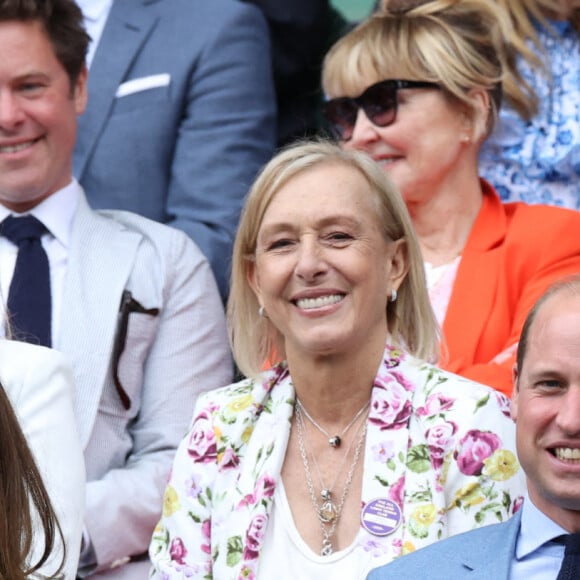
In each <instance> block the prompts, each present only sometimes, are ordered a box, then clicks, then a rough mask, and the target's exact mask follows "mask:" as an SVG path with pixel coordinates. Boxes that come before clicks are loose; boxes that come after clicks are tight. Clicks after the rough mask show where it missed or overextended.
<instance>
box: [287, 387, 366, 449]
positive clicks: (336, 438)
mask: <svg viewBox="0 0 580 580" xmlns="http://www.w3.org/2000/svg"><path fill="white" fill-rule="evenodd" d="M369 405H370V401H367V402H366V403H365V404H364V405H363V406H362V407H361V408H360V409H359V410H358V411H357V412H356V413H355V415H354V417H353V418H352V419H351V420H350V421H349V422H348V424H347V426H346V427H345V428H344V429H343V430H342V432H341V433H340V434H339V435H331V434H330V433H329V432H328V431H327V430H326V429H325V428H324V427H323V426H322V425H319V424H318V423H317V422H316V421H315V420H314V417H312V415H310V413H309V412H308V411H307V410H306V408H305V407H304V405H303V404H302V403H301V402H300V399H298V398H296V408H297V409H299V410H300V411H301V412H302V413H304V416H305V417H306V418H307V419H308V420H309V421H310V423H312V425H314V426H315V427H316V428H317V429H318V430H319V431H320V432H321V433H322V434H323V435H326V437H327V438H328V444H329V445H330V446H331V447H334V448H335V449H336V448H337V447H340V444H341V443H342V438H343V437H344V436H345V435H346V434H347V433H348V431H349V429H350V428H351V427H352V426H353V425H354V424H355V423H356V420H357V419H358V418H359V417H360V416H361V415H362V414H363V413H364V411H365V409H366V408H367V407H368V406H369Z"/></svg>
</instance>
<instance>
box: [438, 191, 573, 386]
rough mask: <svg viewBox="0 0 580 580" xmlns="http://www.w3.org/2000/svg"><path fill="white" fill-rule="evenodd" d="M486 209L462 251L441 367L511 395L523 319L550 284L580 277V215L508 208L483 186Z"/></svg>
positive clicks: (522, 206) (551, 209)
mask: <svg viewBox="0 0 580 580" xmlns="http://www.w3.org/2000/svg"><path fill="white" fill-rule="evenodd" d="M482 187H483V192H484V199H483V205H482V207H481V210H480V212H479V215H478V216H477V219H476V221H475V224H474V225H473V229H472V231H471V233H470V235H469V238H468V240H467V244H466V246H465V249H464V251H463V254H462V257H461V262H460V264H459V268H458V271H457V277H456V279H455V284H454V286H453V291H452V293H451V299H450V301H449V306H448V309H447V314H446V316H445V320H444V321H443V345H442V346H443V348H442V357H441V364H440V366H441V367H442V368H444V369H446V370H449V371H452V372H454V373H457V374H460V375H463V376H465V377H468V378H470V379H472V380H475V381H479V382H480V383H484V384H487V385H491V386H492V387H494V388H496V389H498V390H499V391H502V392H504V393H506V394H507V395H508V396H511V392H512V368H513V365H514V363H515V352H514V353H513V354H511V355H510V356H509V357H507V358H506V360H503V361H502V362H492V361H493V359H494V358H495V357H496V356H497V355H498V354H500V353H502V352H503V351H505V350H506V349H508V348H509V347H514V346H515V345H516V344H517V342H518V340H519V335H520V331H521V329H522V326H523V323H524V320H525V318H526V315H527V313H528V311H529V310H530V308H531V307H532V306H533V304H534V303H535V301H536V300H537V299H538V298H539V297H540V296H541V295H542V294H543V292H544V291H545V290H546V288H547V287H548V286H550V284H552V283H553V282H555V281H556V280H560V279H562V278H564V277H566V276H569V275H572V274H578V273H580V212H577V211H574V210H567V209H562V208H557V207H551V206H545V205H527V204H525V203H521V202H515V203H505V204H504V203H502V202H501V200H500V198H499V196H498V194H497V193H496V192H495V190H494V189H493V187H492V186H491V185H490V184H489V183H487V182H486V181H483V180H482Z"/></svg>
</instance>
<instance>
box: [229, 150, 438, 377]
mask: <svg viewBox="0 0 580 580" xmlns="http://www.w3.org/2000/svg"><path fill="white" fill-rule="evenodd" d="M323 164H325V165H328V164H331V165H332V164H334V165H342V166H346V167H351V168H352V169H353V170H355V171H358V172H359V173H360V174H361V175H362V176H363V177H364V179H365V180H366V182H367V183H368V185H369V191H370V192H372V193H373V194H374V195H375V196H376V198H377V204H378V208H379V214H380V218H381V222H382V224H383V233H384V236H385V239H387V240H392V241H396V240H399V239H404V240H405V245H406V258H407V261H408V265H409V271H408V273H407V275H406V277H405V279H404V280H403V282H402V284H401V286H400V288H399V289H398V298H397V300H396V301H395V302H387V307H386V308H387V320H388V323H389V331H390V333H391V336H392V338H393V340H394V342H395V344H399V345H400V346H402V347H405V349H406V350H407V351H408V352H410V353H411V354H413V355H414V356H417V357H418V358H422V359H425V360H435V359H436V358H437V354H438V339H439V330H438V326H437V322H436V321H435V317H434V315H433V311H432V310H431V305H430V302H429V297H428V294H427V288H426V284H425V274H424V270H423V260H422V257H421V252H420V249H419V244H418V242H417V238H416V237H415V233H414V231H413V226H412V224H411V220H410V218H409V214H408V212H407V208H406V207H405V204H404V202H403V200H402V198H401V196H400V194H399V192H398V191H397V189H396V188H395V186H394V185H393V184H392V183H391V181H390V180H389V179H388V178H387V176H386V175H385V173H384V172H383V170H382V169H381V168H380V167H379V166H378V165H377V164H376V163H375V162H374V161H372V159H370V157H368V156H367V155H365V154H364V153H361V152H357V151H343V150H341V149H340V148H339V147H338V146H336V145H334V144H331V143H328V142H324V141H305V142H302V143H298V144H296V145H293V146H291V147H289V148H287V149H285V150H283V151H282V152H281V153H279V154H278V155H276V156H275V157H274V158H273V159H272V160H271V161H270V162H269V163H268V164H267V165H266V167H265V168H264V169H263V170H262V172H261V174H260V175H259V176H258V178H257V179H256V181H255V183H254V185H253V186H252V188H251V190H250V193H249V195H248V198H247V200H246V203H245V206H244V209H243V211H242V215H241V219H240V224H239V227H238V232H237V235H236V240H235V243H234V250H233V258H232V276H231V291H230V299H229V302H228V321H229V332H230V343H231V346H232V350H233V353H234V357H235V359H236V363H237V365H238V368H239V369H240V370H241V371H242V372H243V373H244V374H245V375H246V376H252V377H254V376H256V375H257V374H258V373H259V372H260V370H261V369H262V368H263V365H264V362H265V361H266V360H270V362H277V361H273V360H272V355H273V353H276V354H277V356H279V357H282V356H283V353H284V346H283V337H282V336H281V335H280V333H279V332H278V330H277V329H276V328H275V327H274V326H273V325H272V323H271V322H270V321H269V320H268V319H267V318H263V317H260V316H259V314H258V308H259V303H258V300H257V298H256V295H255V294H254V292H253V290H252V288H251V286H250V284H249V282H248V272H249V267H250V264H251V262H252V261H253V260H254V259H255V252H256V244H257V238H258V232H259V229H260V225H261V223H262V220H263V218H264V215H265V213H266V210H267V209H268V206H269V205H270V203H271V202H272V199H273V198H274V197H275V195H276V194H277V192H278V191H279V190H280V189H281V188H282V187H284V186H285V185H286V184H287V183H288V182H290V181H291V180H292V179H293V178H294V177H296V176H297V175H300V174H301V173H303V172H305V171H307V170H309V169H311V168H313V167H319V166H321V165H323ZM385 301H387V297H385Z"/></svg>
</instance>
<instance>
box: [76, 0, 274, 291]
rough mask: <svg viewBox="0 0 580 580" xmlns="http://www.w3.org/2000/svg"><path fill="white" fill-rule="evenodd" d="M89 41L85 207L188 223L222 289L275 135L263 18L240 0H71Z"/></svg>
mask: <svg viewBox="0 0 580 580" xmlns="http://www.w3.org/2000/svg"><path fill="white" fill-rule="evenodd" d="M77 3H78V4H79V5H80V6H81V8H82V9H83V11H84V16H85V23H86V25H87V30H88V32H89V34H90V35H91V36H92V37H93V43H92V45H91V48H90V52H89V63H88V64H89V67H90V75H89V83H88V91H89V101H88V105H87V108H86V110H85V112H84V114H83V115H82V116H81V118H80V120H79V127H78V137H77V143H76V147H75V151H74V166H73V167H74V175H75V176H76V178H77V179H78V180H79V182H80V184H81V185H82V186H83V188H84V190H85V192H86V194H87V197H88V199H89V202H90V204H91V206H92V207H94V208H97V209H125V210H129V211H133V212H136V213H138V214H140V215H143V216H146V217H148V218H151V219H153V220H155V221H159V222H162V223H166V224H169V225H171V226H174V227H177V228H179V229H181V230H183V231H184V232H185V233H186V234H187V235H188V236H189V237H190V238H192V239H193V240H194V241H195V242H196V244H197V245H198V246H199V247H200V249H201V250H202V252H203V253H204V254H205V255H206V257H207V258H208V260H209V262H210V264H211V266H212V269H213V271H214V274H215V276H216V280H217V282H218V286H219V288H220V292H221V294H222V298H225V296H226V294H227V288H228V278H229V263H230V254H231V249H232V243H233V237H234V234H235V231H236V228H237V224H238V218H239V214H240V211H241V207H242V203H243V198H244V196H245V194H246V192H247V191H248V189H249V187H250V185H251V183H252V181H253V180H254V177H255V175H256V173H257V171H258V170H259V168H260V167H261V166H262V165H263V164H264V163H265V162H266V161H268V160H269V159H270V157H271V156H272V154H273V152H274V149H275V141H276V104H275V95H274V88H273V80H272V63H271V52H270V44H269V36H268V27H267V25H266V22H265V20H264V17H263V15H262V13H261V12H260V10H259V9H258V8H256V7H255V6H252V5H250V4H246V3H244V2H239V1H238V0H195V1H192V0H77Z"/></svg>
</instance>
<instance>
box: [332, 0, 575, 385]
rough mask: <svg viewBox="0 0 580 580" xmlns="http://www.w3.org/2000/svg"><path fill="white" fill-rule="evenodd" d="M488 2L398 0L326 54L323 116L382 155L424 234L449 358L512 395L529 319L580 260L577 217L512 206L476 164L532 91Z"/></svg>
mask: <svg viewBox="0 0 580 580" xmlns="http://www.w3.org/2000/svg"><path fill="white" fill-rule="evenodd" d="M503 14H504V12H503V11H499V10H498V8H497V6H496V5H495V4H494V3H493V2H489V0H433V1H424V0H423V1H421V0H406V1H405V0H397V1H395V0H391V1H387V2H385V5H384V6H383V9H382V11H380V12H379V13H377V14H376V15H374V16H372V17H371V18H370V19H369V20H367V21H366V22H364V23H362V24H361V25H359V26H358V27H357V28H356V29H354V30H353V31H352V32H350V33H349V34H347V35H346V36H345V37H343V38H342V39H341V40H340V41H339V42H338V43H337V44H335V45H334V47H333V48H332V49H331V51H330V52H329V54H328V55H327V56H326V60H325V63H324V69H323V85H324V90H325V93H326V95H327V96H328V99H329V100H328V102H327V103H326V110H325V115H326V118H327V120H328V122H329V126H330V129H331V131H332V133H333V134H334V136H335V137H336V139H338V141H339V142H340V144H341V146H342V147H343V148H344V149H358V150H362V151H365V152H366V153H368V154H369V155H370V156H371V157H372V158H373V159H375V160H376V161H377V162H378V163H379V164H380V165H381V167H382V168H383V169H384V171H385V172H386V173H387V174H388V176H389V177H390V178H391V179H392V180H393V181H394V183H395V185H397V186H398V188H399V189H400V191H401V193H402V195H403V198H404V200H405V203H406V205H407V208H408V210H409V213H410V215H411V219H412V221H413V225H414V227H415V232H416V234H417V236H418V238H419V243H420V246H421V252H422V256H423V260H424V263H425V270H426V273H427V282H428V288H429V296H430V299H431V304H432V306H433V309H434V311H435V314H436V317H437V319H438V321H439V323H440V324H441V325H442V329H443V340H442V345H441V346H442V349H441V350H442V357H441V361H440V364H441V366H442V367H443V368H445V369H447V370H450V371H452V372H455V373H458V374H461V375H464V376H466V377H468V378H470V379H473V380H476V381H479V382H482V383H485V384H488V385H491V386H493V387H495V388H497V389H499V390H501V391H503V392H504V393H506V394H508V395H509V394H511V389H512V381H511V375H512V367H513V364H514V362H515V351H516V347H517V340H518V336H519V333H520V330H521V326H522V324H523V321H524V318H525V316H526V314H527V312H528V310H529V309H530V307H531V306H532V304H533V303H534V302H535V300H536V299H537V298H538V297H539V296H540V295H541V294H542V292H543V291H544V290H545V289H546V288H547V287H548V286H549V285H550V284H551V283H552V282H553V281H555V280H557V279H559V278H561V277H564V276H567V275H569V274H574V273H577V272H578V271H580V236H579V235H578V232H579V231H580V214H579V213H577V212H574V211H568V210H564V209H559V208H554V207H548V206H527V205H525V204H523V203H510V204H505V205H503V204H502V203H501V201H500V198H499V196H498V194H497V192H496V191H495V190H494V189H493V187H492V186H491V185H490V184H489V183H487V182H486V181H484V180H482V179H480V177H479V174H478V156H479V151H480V148H481V146H482V144H483V142H484V141H485V139H486V137H487V136H488V135H489V133H490V132H491V130H492V128H493V126H494V122H495V120H496V117H497V113H498V110H499V107H500V101H501V99H502V96H503V98H504V99H505V100H506V101H508V102H511V103H515V104H517V103H518V102H522V101H523V100H525V98H526V96H525V94H524V92H523V91H522V89H521V87H522V83H521V82H520V79H519V78H517V77H516V76H514V73H513V71H514V70H515V69H514V68H513V67H512V66H510V63H511V62H512V59H513V56H514V55H513V54H512V53H511V52H510V48H509V47H508V46H507V45H506V44H505V43H504V41H503V38H507V37H508V36H509V21H508V20H507V19H506V18H503V17H502V15H503Z"/></svg>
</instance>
